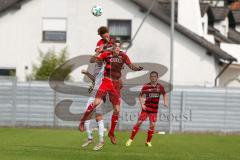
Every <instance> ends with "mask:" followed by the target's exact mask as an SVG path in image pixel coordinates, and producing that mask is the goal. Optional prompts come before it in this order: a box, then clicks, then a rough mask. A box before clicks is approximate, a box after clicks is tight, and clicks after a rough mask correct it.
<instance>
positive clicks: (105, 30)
mask: <svg viewBox="0 0 240 160" xmlns="http://www.w3.org/2000/svg"><path fill="white" fill-rule="evenodd" d="M108 32H109V31H108V28H107V27H105V26H101V27H99V28H98V34H99V35H103V34H105V33H108Z"/></svg>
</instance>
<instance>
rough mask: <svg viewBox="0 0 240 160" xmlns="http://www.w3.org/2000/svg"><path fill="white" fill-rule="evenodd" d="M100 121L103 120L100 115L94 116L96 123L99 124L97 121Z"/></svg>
mask: <svg viewBox="0 0 240 160" xmlns="http://www.w3.org/2000/svg"><path fill="white" fill-rule="evenodd" d="M101 120H103V117H102V115H100V114H97V115H96V121H97V122H99V121H101Z"/></svg>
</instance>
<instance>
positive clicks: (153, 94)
mask: <svg viewBox="0 0 240 160" xmlns="http://www.w3.org/2000/svg"><path fill="white" fill-rule="evenodd" d="M143 94H145V95H146V101H145V103H144V104H145V106H146V111H147V112H150V113H157V112H158V103H159V99H160V96H161V94H162V95H165V94H166V92H165V89H164V87H163V86H162V85H161V84H160V83H157V85H156V86H152V85H151V83H147V84H145V85H144V86H143V88H142V90H141V93H140V95H143Z"/></svg>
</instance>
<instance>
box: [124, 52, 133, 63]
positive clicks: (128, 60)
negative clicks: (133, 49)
mask: <svg viewBox="0 0 240 160" xmlns="http://www.w3.org/2000/svg"><path fill="white" fill-rule="evenodd" d="M125 63H126V64H127V65H129V64H132V62H131V60H130V59H129V57H128V56H127V54H125Z"/></svg>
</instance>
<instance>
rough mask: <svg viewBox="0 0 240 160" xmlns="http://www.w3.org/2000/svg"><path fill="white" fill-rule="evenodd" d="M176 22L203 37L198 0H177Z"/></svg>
mask: <svg viewBox="0 0 240 160" xmlns="http://www.w3.org/2000/svg"><path fill="white" fill-rule="evenodd" d="M178 23H179V24H181V25H183V26H184V27H186V28H188V29H189V30H191V31H192V32H194V33H196V34H198V35H199V36H202V37H203V28H202V17H201V11H200V4H199V0H178Z"/></svg>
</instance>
